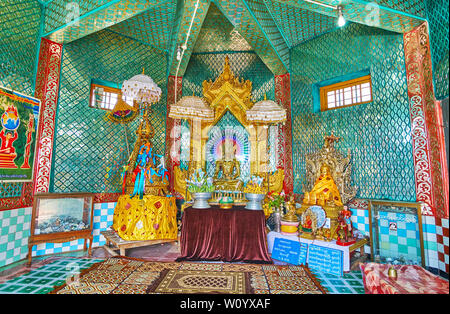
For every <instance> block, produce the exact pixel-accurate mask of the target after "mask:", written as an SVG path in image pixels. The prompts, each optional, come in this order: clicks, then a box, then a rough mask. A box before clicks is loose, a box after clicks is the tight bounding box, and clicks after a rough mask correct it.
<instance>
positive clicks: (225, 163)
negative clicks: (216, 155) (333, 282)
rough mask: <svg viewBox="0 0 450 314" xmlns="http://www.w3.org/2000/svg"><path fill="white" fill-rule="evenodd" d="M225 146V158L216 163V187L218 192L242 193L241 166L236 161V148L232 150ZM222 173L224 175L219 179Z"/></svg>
mask: <svg viewBox="0 0 450 314" xmlns="http://www.w3.org/2000/svg"><path fill="white" fill-rule="evenodd" d="M226 147H227V145H225V144H224V145H223V149H222V152H224V153H223V155H222V156H223V158H222V159H219V160H217V161H216V170H215V171H214V178H213V179H214V185H215V187H216V190H222V191H240V190H242V187H243V184H244V183H243V182H242V181H241V180H239V177H240V175H241V164H240V163H239V161H238V160H237V159H236V147H235V146H233V150H232V152H233V153H232V154H231V150H230V149H229V148H228V149H227V148H226ZM220 173H222V175H221V177H220V178H219V175H220Z"/></svg>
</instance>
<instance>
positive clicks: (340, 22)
mask: <svg viewBox="0 0 450 314" xmlns="http://www.w3.org/2000/svg"><path fill="white" fill-rule="evenodd" d="M342 9H343V8H342V6H341V5H339V6H338V7H337V10H338V26H339V27H342V26H344V25H345V18H344V14H343V13H342Z"/></svg>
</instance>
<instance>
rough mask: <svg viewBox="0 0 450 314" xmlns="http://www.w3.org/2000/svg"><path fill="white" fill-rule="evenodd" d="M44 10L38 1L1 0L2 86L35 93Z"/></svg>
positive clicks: (0, 82) (0, 76)
mask: <svg viewBox="0 0 450 314" xmlns="http://www.w3.org/2000/svg"><path fill="white" fill-rule="evenodd" d="M40 14H41V10H40V8H39V4H38V2H37V1H36V2H34V1H33V2H31V1H17V0H5V1H3V0H2V1H1V2H0V85H2V86H4V87H7V88H11V89H13V90H16V91H19V92H22V93H25V94H28V95H33V93H34V90H33V82H34V72H35V70H34V68H35V60H36V51H37V43H38V41H37V40H38V35H39V24H40Z"/></svg>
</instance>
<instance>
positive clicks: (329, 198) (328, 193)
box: [303, 163, 343, 206]
mask: <svg viewBox="0 0 450 314" xmlns="http://www.w3.org/2000/svg"><path fill="white" fill-rule="evenodd" d="M303 204H305V205H320V206H325V205H335V206H342V205H343V204H342V200H341V196H340V193H339V190H338V188H337V186H336V183H335V182H334V180H333V177H332V176H331V169H330V166H328V165H327V164H326V163H323V164H322V166H321V167H320V175H319V178H317V180H316V182H315V184H314V187H313V189H312V190H311V191H310V192H306V193H305V198H304V199H303Z"/></svg>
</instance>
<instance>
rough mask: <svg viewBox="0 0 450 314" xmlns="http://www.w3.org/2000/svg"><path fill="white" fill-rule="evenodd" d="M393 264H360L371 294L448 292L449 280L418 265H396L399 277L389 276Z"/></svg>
mask: <svg viewBox="0 0 450 314" xmlns="http://www.w3.org/2000/svg"><path fill="white" fill-rule="evenodd" d="M391 266H392V265H389V264H377V263H367V264H360V267H361V271H362V273H363V281H364V289H365V290H366V293H369V294H448V293H449V284H448V281H447V280H445V279H443V278H441V277H439V276H436V275H433V274H432V273H430V272H429V271H427V270H425V269H424V268H422V267H420V266H417V265H396V266H394V267H395V269H396V270H397V279H395V280H394V279H391V278H389V277H388V269H389V267H391Z"/></svg>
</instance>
